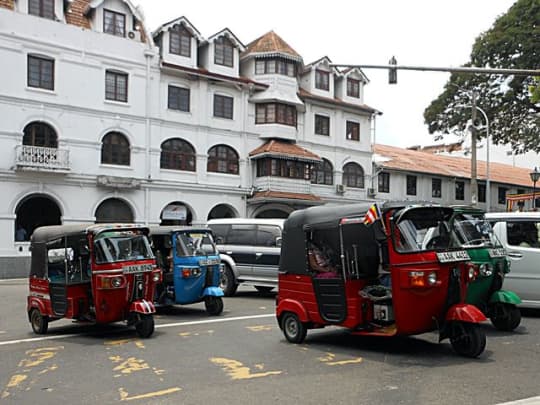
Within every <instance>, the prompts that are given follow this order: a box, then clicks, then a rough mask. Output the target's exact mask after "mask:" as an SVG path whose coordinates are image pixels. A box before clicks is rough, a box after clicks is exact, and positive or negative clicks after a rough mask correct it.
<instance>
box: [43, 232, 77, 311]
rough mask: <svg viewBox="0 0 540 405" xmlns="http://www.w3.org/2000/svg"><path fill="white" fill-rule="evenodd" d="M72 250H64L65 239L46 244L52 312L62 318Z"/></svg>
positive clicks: (65, 305)
mask: <svg viewBox="0 0 540 405" xmlns="http://www.w3.org/2000/svg"><path fill="white" fill-rule="evenodd" d="M72 254H73V253H72V249H67V248H66V238H61V239H58V240H55V241H52V242H49V243H47V277H48V279H49V295H50V298H51V307H52V311H53V313H54V314H55V315H56V316H64V315H65V314H66V310H67V284H68V262H69V259H70V255H72Z"/></svg>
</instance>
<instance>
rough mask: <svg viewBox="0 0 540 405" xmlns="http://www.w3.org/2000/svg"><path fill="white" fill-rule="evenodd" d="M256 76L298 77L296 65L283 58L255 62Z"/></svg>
mask: <svg viewBox="0 0 540 405" xmlns="http://www.w3.org/2000/svg"><path fill="white" fill-rule="evenodd" d="M255 74H256V75H269V74H278V75H283V76H289V77H296V64H295V63H294V62H291V61H288V60H285V59H281V58H275V59H258V60H257V61H256V62H255Z"/></svg>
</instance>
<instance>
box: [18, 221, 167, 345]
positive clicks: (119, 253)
mask: <svg viewBox="0 0 540 405" xmlns="http://www.w3.org/2000/svg"><path fill="white" fill-rule="evenodd" d="M147 235H148V228H146V227H142V226H138V225H132V224H97V225H82V224H74V225H55V226H44V227H40V228H37V229H36V230H35V231H34V233H33V234H32V237H31V245H30V248H31V252H32V262H31V269H30V281H29V289H30V292H29V295H28V305H27V311H28V319H29V321H30V323H31V325H32V329H33V330H34V332H35V333H38V334H45V333H47V329H48V324H49V322H50V321H55V320H58V319H61V318H69V319H74V320H76V321H81V322H91V323H100V324H104V323H111V322H118V321H124V322H126V323H127V325H135V329H136V330H137V333H138V334H139V336H141V337H150V336H151V335H152V333H153V332H154V318H153V314H154V313H155V312H156V310H155V307H154V304H153V303H152V300H153V297H154V290H155V285H156V283H158V282H159V281H160V280H161V270H159V269H158V268H157V266H156V261H155V258H154V255H153V253H152V249H151V247H150V243H149V241H148V237H147Z"/></svg>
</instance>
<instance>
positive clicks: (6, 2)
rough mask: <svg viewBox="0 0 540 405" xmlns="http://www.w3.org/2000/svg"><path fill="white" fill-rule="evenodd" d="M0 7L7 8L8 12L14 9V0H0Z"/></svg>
mask: <svg viewBox="0 0 540 405" xmlns="http://www.w3.org/2000/svg"><path fill="white" fill-rule="evenodd" d="M0 7H3V8H9V9H10V10H14V9H15V2H14V0H0Z"/></svg>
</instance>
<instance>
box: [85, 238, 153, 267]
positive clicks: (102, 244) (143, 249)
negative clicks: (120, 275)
mask: <svg viewBox="0 0 540 405" xmlns="http://www.w3.org/2000/svg"><path fill="white" fill-rule="evenodd" d="M94 244H95V252H96V253H95V254H96V263H98V264H103V263H115V262H124V261H130V260H144V259H151V258H153V257H154V255H153V253H152V249H151V248H150V244H149V243H148V238H147V237H146V236H145V235H144V234H142V233H138V232H135V231H112V232H103V233H101V234H99V235H98V237H97V238H96V239H95V241H94Z"/></svg>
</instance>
